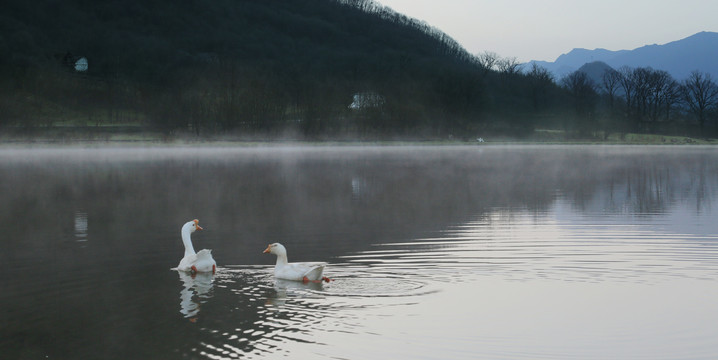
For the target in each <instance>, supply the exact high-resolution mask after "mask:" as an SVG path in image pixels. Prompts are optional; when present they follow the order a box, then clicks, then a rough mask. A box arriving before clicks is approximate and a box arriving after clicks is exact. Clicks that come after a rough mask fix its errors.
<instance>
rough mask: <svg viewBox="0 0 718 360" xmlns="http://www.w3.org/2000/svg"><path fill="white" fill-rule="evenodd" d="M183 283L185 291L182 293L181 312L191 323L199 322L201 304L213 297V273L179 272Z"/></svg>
mask: <svg viewBox="0 0 718 360" xmlns="http://www.w3.org/2000/svg"><path fill="white" fill-rule="evenodd" d="M177 274H179V278H180V280H181V281H182V284H183V286H184V287H183V289H182V290H181V291H180V312H181V313H182V315H184V317H185V318H188V319H189V320H190V321H191V322H195V321H197V316H198V314H199V311H200V308H201V304H202V303H204V302H206V301H207V300H208V299H210V298H211V297H212V288H213V286H214V284H213V281H214V279H213V275H212V273H196V274H191V273H187V272H184V271H177Z"/></svg>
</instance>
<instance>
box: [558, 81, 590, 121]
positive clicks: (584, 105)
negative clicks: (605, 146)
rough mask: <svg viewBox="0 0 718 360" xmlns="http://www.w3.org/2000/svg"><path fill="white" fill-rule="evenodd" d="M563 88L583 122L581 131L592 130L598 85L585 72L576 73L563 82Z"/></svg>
mask: <svg viewBox="0 0 718 360" xmlns="http://www.w3.org/2000/svg"><path fill="white" fill-rule="evenodd" d="M561 86H563V88H564V89H566V90H567V91H568V93H569V94H570V95H571V99H572V100H573V105H574V109H575V111H576V115H577V116H578V119H579V121H581V124H579V125H580V129H581V131H589V130H591V126H592V124H591V123H590V121H591V119H592V117H593V111H594V108H595V106H596V95H597V94H596V84H594V82H593V80H591V78H589V77H588V75H586V73H585V72H583V71H574V72H572V73H571V74H568V75H566V76H565V77H564V78H563V79H562V80H561Z"/></svg>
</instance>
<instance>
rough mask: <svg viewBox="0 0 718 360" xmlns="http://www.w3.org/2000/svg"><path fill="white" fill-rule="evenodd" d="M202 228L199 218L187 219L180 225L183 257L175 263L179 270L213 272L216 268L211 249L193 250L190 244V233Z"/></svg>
mask: <svg viewBox="0 0 718 360" xmlns="http://www.w3.org/2000/svg"><path fill="white" fill-rule="evenodd" d="M197 230H202V227H201V226H199V220H197V219H194V220H192V221H188V222H187V223H186V224H184V226H182V242H183V243H184V257H183V258H182V260H180V263H179V265H177V270H179V271H190V272H195V273H197V272H211V273H213V274H214V272H215V271H216V269H217V263H216V262H215V261H214V259H213V258H212V250H207V249H204V250H200V251H199V252H195V251H194V247H193V246H192V233H193V232H195V231H197Z"/></svg>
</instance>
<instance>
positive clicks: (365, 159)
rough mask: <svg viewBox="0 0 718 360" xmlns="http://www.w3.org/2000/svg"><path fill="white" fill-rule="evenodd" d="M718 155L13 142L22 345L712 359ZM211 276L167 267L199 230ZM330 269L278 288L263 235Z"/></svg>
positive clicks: (181, 351) (4, 163)
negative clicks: (192, 228) (186, 227)
mask: <svg viewBox="0 0 718 360" xmlns="http://www.w3.org/2000/svg"><path fill="white" fill-rule="evenodd" d="M717 160H718V153H716V152H715V149H714V148H711V147H677V146H671V147H613V146H611V147H601V146H555V147H554V146H516V147H510V146H466V147H453V146H451V147H441V146H437V147H434V146H415V147H412V146H379V147H353V146H339V147H332V146H274V147H272V146H269V147H243V148H233V147H178V148H171V147H170V148H147V149H143V148H132V149H125V148H117V149H110V148H90V149H79V148H63V149H20V150H17V149H0V201H2V203H3V204H4V206H3V207H0V220H2V223H3V224H5V225H6V226H5V227H4V231H3V235H2V242H1V243H2V245H3V251H2V252H0V263H2V264H3V269H4V274H3V277H2V284H1V285H2V289H3V291H2V292H0V305H1V306H2V308H3V312H2V313H0V316H1V318H0V321H1V323H2V324H3V326H2V327H0V351H2V353H3V354H6V355H7V356H9V358H45V357H47V358H55V359H58V358H73V359H91V358H156V359H160V358H166V359H176V358H190V359H205V358H210V359H233V358H250V359H261V358H275V357H278V356H285V355H286V356H290V357H296V358H347V359H364V358H372V359H415V358H419V357H423V358H432V359H434V358H435V359H447V358H451V359H464V358H465V359H469V358H471V359H473V358H486V359H536V358H550V359H571V358H582V359H606V358H611V359H617V358H624V359H635V358H650V359H676V358H692V359H709V358H711V357H712V355H714V354H715V353H718V340H717V339H718V338H717V337H716V336H715V330H714V329H715V325H714V324H715V323H716V321H718V311H717V310H716V309H715V306H714V304H715V303H716V301H717V300H718V282H717V281H716V278H717V276H718V238H717V236H716V234H718V224H717V223H716V222H715V220H714V219H715V214H714V208H715V206H716V195H717V194H718V193H717V191H718V165H717V164H718V161H717ZM194 218H197V219H199V221H200V224H201V225H202V227H203V228H204V229H205V230H203V231H201V232H197V233H195V234H194V235H193V238H192V239H193V243H194V247H195V248H196V249H197V250H199V249H203V248H209V249H212V253H213V255H214V258H215V259H216V260H217V263H218V265H219V267H220V269H219V272H218V273H217V274H216V275H215V276H195V277H192V276H189V275H186V274H183V273H177V272H176V271H172V270H170V269H171V268H173V267H175V266H177V263H178V262H179V260H180V258H181V257H182V254H183V247H182V242H181V240H180V234H179V231H180V227H181V225H182V224H183V223H184V222H186V221H188V220H191V219H194ZM272 242H281V243H283V244H284V245H285V246H286V247H287V249H288V251H289V260H290V261H327V262H329V265H328V266H327V268H326V270H325V275H327V276H329V277H331V278H333V279H334V281H332V282H330V283H326V284H307V285H303V284H300V283H294V282H281V281H280V282H276V281H275V280H274V279H273V276H272V266H273V264H274V257H273V256H269V255H263V254H262V250H263V249H264V248H265V247H266V245H267V243H272Z"/></svg>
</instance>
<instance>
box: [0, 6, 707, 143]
mask: <svg viewBox="0 0 718 360" xmlns="http://www.w3.org/2000/svg"><path fill="white" fill-rule="evenodd" d="M3 6H4V8H3V13H2V15H0V18H1V21H0V51H2V52H3V54H6V55H7V56H3V57H0V106H2V108H3V111H2V112H0V131H2V130H5V129H30V130H32V129H35V128H38V127H43V128H51V127H53V126H56V125H58V124H63V125H74V126H79V127H103V126H105V125H113V126H122V125H128V126H130V125H131V126H141V127H142V129H154V130H158V131H162V132H164V133H168V134H171V133H189V134H200V135H203V134H238V135H245V134H247V135H260V136H278V135H279V134H285V133H288V134H292V135H293V136H297V137H301V136H304V137H307V138H319V139H321V138H329V137H359V138H362V137H372V138H375V137H387V138H393V137H396V136H404V135H408V136H414V137H432V138H446V137H450V136H451V137H454V138H464V139H470V138H474V137H476V136H483V137H487V136H490V135H491V134H496V135H511V136H518V135H527V134H530V133H531V132H533V130H534V128H536V127H546V128H557V129H564V130H568V131H569V132H571V133H572V134H574V135H575V134H579V135H581V136H592V135H593V134H594V133H595V130H596V129H597V125H598V124H599V121H600V124H601V125H602V127H603V129H604V133H605V134H607V133H608V132H610V131H617V129H618V131H622V132H623V131H628V130H633V131H659V130H660V131H667V130H666V129H668V128H666V127H665V126H663V125H665V124H668V123H671V124H673V125H672V126H673V127H672V128H670V129H671V131H679V130H681V127H686V128H687V127H690V126H694V125H692V124H693V122H692V118H691V117H690V116H689V113H690V114H695V117H696V119H697V120H696V121H697V123H698V124H700V128H701V129H704V128H707V127H709V126H710V125H711V119H712V118H714V117H715V116H716V110H715V108H716V105H715V102H716V100H715V98H716V97H717V95H715V94H714V93H715V91H714V90H710V89H711V88H710V86H708V87H707V90H708V91H707V92H701V91H703V90H700V89H703V88H704V87H699V85H700V86H702V85H701V84H702V81H703V80H706V79H705V76H703V75H701V76H699V78H698V79H697V80H698V81H692V82H689V81H685V82H681V83H678V82H676V81H675V80H674V79H672V78H671V77H670V76H669V75H668V74H667V73H665V72H661V71H657V70H653V69H647V68H622V69H619V70H617V71H609V72H607V73H606V74H605V75H604V77H603V78H602V79H600V80H597V84H598V85H600V90H601V92H602V93H603V95H604V98H605V99H606V101H605V102H599V101H598V97H597V96H596V92H597V90H598V89H599V87H598V86H597V84H592V82H591V81H589V80H590V79H588V78H586V77H585V76H583V75H580V74H579V73H574V74H571V75H570V76H569V77H567V78H565V79H563V80H561V81H558V83H557V81H556V79H553V77H552V75H551V74H550V73H549V72H548V71H547V70H546V69H544V68H541V67H538V66H533V67H530V68H528V69H523V67H522V64H520V63H519V62H518V61H517V59H516V58H513V57H507V58H502V57H501V56H499V55H498V54H496V53H492V52H483V53H481V54H478V55H471V54H469V53H468V52H466V51H465V50H464V49H463V48H462V47H461V46H460V45H459V44H458V43H457V42H456V41H455V40H453V39H452V38H451V37H449V36H447V35H446V34H444V33H443V32H441V31H440V30H438V29H436V28H434V27H431V26H430V25H428V24H426V23H424V22H421V21H417V20H414V19H411V18H409V17H406V16H404V15H401V14H398V13H396V12H394V11H392V10H390V9H388V8H386V7H384V6H382V5H380V4H379V3H377V2H375V1H373V0H274V1H263V0H210V1H203V2H192V1H169V0H147V1H143V2H132V3H127V2H121V1H119V0H101V1H99V2H96V3H92V5H91V6H90V5H88V3H87V2H86V1H84V0H66V1H62V2H58V1H55V0H36V1H33V2H27V1H24V0H6V1H5V3H4V5H3ZM80 57H84V58H86V59H87V61H88V69H87V70H86V71H82V72H79V71H76V70H75V69H74V61H75V60H76V59H78V58H80ZM694 80H695V79H694ZM707 80H708V82H707V83H708V84H713V88H715V83H714V82H713V81H712V79H710V78H708V79H707ZM711 91H713V92H711ZM701 94H703V95H701ZM710 94H714V95H710ZM357 96H359V98H360V99H365V100H366V99H374V100H372V101H369V100H367V101H365V102H364V103H363V104H364V105H362V106H352V104H354V102H355V101H356V99H357ZM378 99H380V100H378ZM604 103H605V104H606V105H605V106H604V105H603V104H604ZM659 125H660V126H659Z"/></svg>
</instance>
